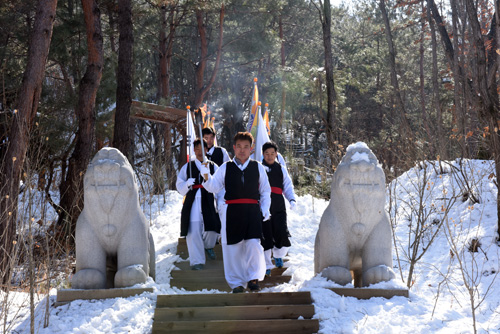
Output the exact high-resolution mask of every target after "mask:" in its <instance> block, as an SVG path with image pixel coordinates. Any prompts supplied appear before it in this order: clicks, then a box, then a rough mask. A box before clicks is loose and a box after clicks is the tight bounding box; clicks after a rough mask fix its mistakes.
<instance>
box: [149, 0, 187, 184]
mask: <svg viewBox="0 0 500 334" xmlns="http://www.w3.org/2000/svg"><path fill="white" fill-rule="evenodd" d="M176 7H177V4H172V5H170V9H169V15H168V18H167V7H166V6H162V7H161V8H160V15H161V29H160V38H159V39H160V45H159V46H160V54H159V81H158V95H159V100H160V99H162V100H168V98H169V97H170V64H171V61H172V50H173V46H174V41H175V32H176V29H177V27H178V26H179V24H180V22H181V20H182V18H183V16H184V13H185V10H183V11H182V13H181V14H178V15H177V16H176ZM184 9H185V7H184ZM167 22H170V24H169V32H168V34H167V32H166V31H167ZM161 128H162V129H163V131H162V132H163V146H164V148H165V154H164V156H165V157H164V158H165V163H164V165H165V167H166V170H167V177H168V188H169V189H175V181H176V179H177V174H176V170H175V167H174V163H173V161H172V126H171V125H170V124H165V125H162V126H161ZM156 158H159V156H157V155H155V159H156ZM154 163H155V164H157V163H160V161H155V162H154ZM156 168H158V167H156ZM160 174H162V173H160ZM155 180H156V181H159V179H158V178H157V179H155ZM160 182H163V177H161V181H160ZM163 188H164V186H160V185H155V186H154V189H157V190H160V189H163Z"/></svg>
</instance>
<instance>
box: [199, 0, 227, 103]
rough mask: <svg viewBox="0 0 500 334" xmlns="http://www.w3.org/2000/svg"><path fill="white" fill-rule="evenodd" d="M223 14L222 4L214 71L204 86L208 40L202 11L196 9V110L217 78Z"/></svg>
mask: <svg viewBox="0 0 500 334" xmlns="http://www.w3.org/2000/svg"><path fill="white" fill-rule="evenodd" d="M224 14H225V7H224V4H222V5H221V8H220V15H219V41H218V45H217V56H216V59H215V65H214V69H213V71H212V75H211V76H210V79H209V80H208V82H207V84H205V69H206V67H207V61H208V57H207V56H208V40H207V32H206V26H205V22H204V20H203V11H202V10H201V9H200V8H198V9H196V22H197V25H198V33H199V35H200V59H199V61H198V65H197V66H196V70H195V80H196V92H195V100H194V105H195V107H196V108H198V107H199V106H201V104H202V102H203V100H204V99H205V95H206V94H207V93H208V91H209V90H210V88H211V87H212V85H213V83H214V81H215V77H216V76H217V71H218V70H219V64H220V59H221V57H222V37H223V32H224Z"/></svg>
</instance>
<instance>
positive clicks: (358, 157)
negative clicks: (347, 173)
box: [351, 152, 370, 162]
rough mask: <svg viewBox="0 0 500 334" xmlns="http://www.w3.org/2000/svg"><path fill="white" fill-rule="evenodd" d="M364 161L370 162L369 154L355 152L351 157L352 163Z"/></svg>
mask: <svg viewBox="0 0 500 334" xmlns="http://www.w3.org/2000/svg"><path fill="white" fill-rule="evenodd" d="M360 160H364V161H366V162H370V158H369V157H368V153H366V152H355V153H354V154H353V155H352V157H351V162H356V161H360Z"/></svg>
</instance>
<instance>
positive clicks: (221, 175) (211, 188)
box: [203, 164, 226, 194]
mask: <svg viewBox="0 0 500 334" xmlns="http://www.w3.org/2000/svg"><path fill="white" fill-rule="evenodd" d="M225 178H226V164H222V166H220V167H219V168H217V170H216V171H215V173H214V175H209V176H208V180H206V181H205V182H203V188H205V189H206V190H207V191H208V192H211V193H214V194H217V193H218V192H220V191H221V190H222V189H224V180H225Z"/></svg>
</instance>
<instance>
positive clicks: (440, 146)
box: [427, 10, 447, 159]
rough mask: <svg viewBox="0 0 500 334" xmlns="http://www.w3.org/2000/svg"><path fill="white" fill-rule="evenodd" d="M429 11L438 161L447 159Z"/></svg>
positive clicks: (434, 39) (433, 27) (434, 45)
mask: <svg viewBox="0 0 500 334" xmlns="http://www.w3.org/2000/svg"><path fill="white" fill-rule="evenodd" d="M430 15H431V14H430V11H429V10H427V20H428V21H429V27H430V30H431V45H432V101H433V105H434V109H435V110H436V115H437V117H436V118H437V119H436V123H437V124H436V132H437V133H436V135H437V143H436V145H437V147H436V153H437V154H438V155H439V158H440V159H447V154H446V147H445V145H446V143H445V140H444V134H443V111H442V108H441V103H440V101H439V95H440V94H439V78H438V60H437V38H436V27H435V25H434V21H433V20H432V17H431V16H430Z"/></svg>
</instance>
